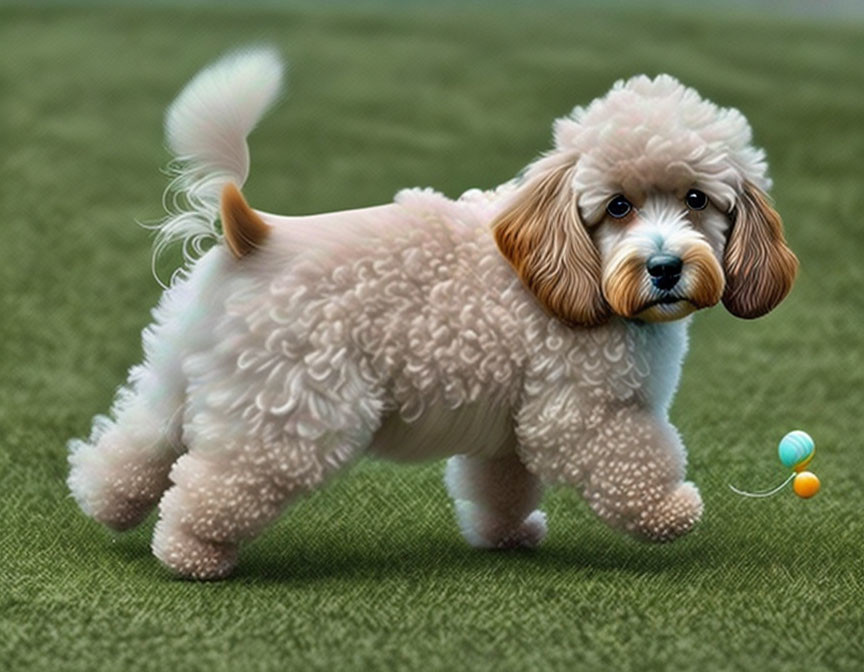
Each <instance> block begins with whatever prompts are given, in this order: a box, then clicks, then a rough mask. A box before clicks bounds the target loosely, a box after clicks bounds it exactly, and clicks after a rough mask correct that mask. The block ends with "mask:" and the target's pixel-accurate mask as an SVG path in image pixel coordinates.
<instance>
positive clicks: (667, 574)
mask: <svg viewBox="0 0 864 672" xmlns="http://www.w3.org/2000/svg"><path fill="white" fill-rule="evenodd" d="M388 7H389V9H387V8H388ZM253 40H266V41H272V42H274V43H276V44H278V45H279V46H280V47H282V48H283V50H284V51H285V53H286V55H287V56H288V58H289V59H290V61H291V63H292V74H291V85H290V94H289V96H288V100H287V101H286V103H285V104H284V105H283V106H281V107H280V108H279V109H278V110H277V112H276V113H275V114H273V115H272V116H271V117H269V118H268V119H267V120H266V121H265V122H264V123H263V125H262V127H261V128H260V129H259V131H258V132H256V134H255V135H254V136H253V138H252V142H251V144H252V152H253V156H254V161H253V171H252V177H251V181H250V183H249V185H248V187H247V195H248V196H249V198H250V200H251V202H252V203H253V204H254V205H256V206H257V207H261V208H264V209H267V210H272V211H278V212H285V213H306V212H317V211H324V210H330V209H338V208H346V207H353V206H362V205H367V204H374V203H380V202H384V201H386V200H388V199H389V198H390V197H391V196H392V194H393V193H394V192H395V191H396V190H397V189H399V188H401V187H404V186H409V185H415V184H418V185H432V186H435V187H436V188H438V189H441V190H442V191H444V192H445V193H447V194H449V195H451V196H455V195H458V194H459V193H461V191H462V190H464V189H465V188H468V187H473V186H480V187H488V186H491V185H495V184H497V183H499V182H501V181H503V180H505V179H508V178H509V177H511V176H512V175H513V174H515V173H516V172H517V171H518V170H519V169H520V168H521V167H522V166H523V165H524V164H526V163H527V162H528V161H529V160H530V159H531V158H532V157H533V156H534V155H535V154H536V153H538V152H539V151H540V150H541V149H544V148H546V147H547V146H548V142H549V137H550V123H551V121H552V119H553V118H554V117H555V116H558V115H561V114H563V113H565V112H567V111H568V110H569V109H570V107H572V106H573V105H574V104H577V103H584V102H587V101H589V100H590V99H591V98H593V97H594V96H597V95H599V94H601V93H603V92H604V91H605V90H606V89H607V88H608V86H609V85H610V84H611V83H612V82H613V81H614V80H615V79H616V78H618V77H622V76H628V75H630V74H634V73H638V72H647V73H657V72H661V71H667V72H671V73H673V74H675V75H677V76H679V77H680V78H682V79H683V80H684V81H686V82H688V83H690V84H692V85H694V86H696V87H697V88H699V89H700V90H701V91H702V92H703V93H704V94H705V95H707V96H709V97H711V98H712V99H715V100H716V101H718V102H721V103H722V104H726V105H735V106H738V107H740V108H741V109H742V110H743V111H744V112H745V114H747V115H748V117H749V118H750V120H751V122H752V124H753V127H754V129H755V136H756V141H757V143H758V144H760V145H762V146H764V147H766V149H767V150H768V155H769V158H770V160H771V165H772V173H773V175H774V178H775V181H776V188H775V192H774V195H775V197H776V200H777V203H778V207H779V209H780V211H781V212H782V213H783V214H784V215H785V220H786V224H787V231H788V237H789V240H790V242H791V245H792V247H793V248H794V249H795V250H796V251H797V253H798V254H799V256H800V259H801V264H802V271H801V275H800V280H799V282H798V284H797V286H796V288H795V290H794V291H793V293H792V295H791V297H790V298H789V299H788V300H787V301H786V302H785V303H784V304H783V305H782V306H781V307H780V308H779V309H778V310H777V311H775V312H774V313H773V314H771V315H770V316H768V317H767V318H765V319H762V320H759V321H756V322H743V321H736V320H735V319H733V318H731V317H730V316H728V315H727V314H725V313H723V312H722V310H720V309H717V310H714V311H712V312H709V313H706V314H704V315H701V316H699V317H698V318H697V319H696V322H695V325H694V329H693V334H692V350H691V354H690V356H689V360H688V363H687V364H686V366H685V373H684V379H683V382H682V385H681V389H680V391H679V394H678V397H677V402H676V404H675V407H674V409H673V419H674V421H675V422H676V423H677V424H678V426H679V427H680V429H681V431H682V433H683V436H684V438H685V441H686V443H687V444H688V447H689V452H690V467H689V475H690V477H692V478H693V479H694V480H695V481H696V482H697V483H698V484H699V485H700V487H701V489H702V494H703V497H704V499H705V503H706V514H705V518H704V520H703V522H702V524H701V525H700V526H699V528H698V529H697V531H695V532H694V533H693V534H692V535H691V536H689V537H688V538H686V539H683V540H681V541H679V542H676V543H674V544H672V545H668V546H661V547H652V546H645V545H641V544H639V543H637V542H634V541H631V540H629V539H627V538H624V537H622V536H619V535H617V534H615V533H613V532H611V531H609V530H607V529H606V528H605V527H604V526H603V525H602V524H601V523H600V522H598V521H597V520H596V519H595V518H594V517H593V516H592V515H591V514H590V512H589V511H588V510H587V507H586V506H585V505H584V504H583V503H582V502H581V501H580V500H579V499H578V497H577V496H575V494H573V493H570V492H566V491H553V492H550V494H549V495H548V497H547V500H546V508H547V510H548V512H549V515H550V521H551V534H550V537H549V539H548V541H547V543H546V545H545V546H544V547H543V548H542V549H540V550H538V551H537V552H534V553H515V554H490V553H483V552H475V551H472V550H470V549H468V548H466V546H465V545H464V544H463V542H462V541H461V540H460V539H459V537H458V535H457V531H456V526H455V524H454V523H453V521H452V515H451V510H450V505H449V503H448V501H447V497H446V495H445V493H444V489H443V486H442V485H441V479H440V476H441V471H442V465H441V464H430V465H422V466H413V467H395V466H392V465H389V464H384V463H375V462H364V463H362V464H361V465H360V466H359V467H358V468H357V469H355V470H354V471H353V472H351V474H349V475H347V476H345V477H343V478H341V479H339V480H338V481H337V482H336V483H334V484H333V485H332V486H331V487H330V488H328V489H327V490H325V491H324V492H321V493H318V494H316V495H314V496H313V497H311V498H309V499H307V500H305V501H303V502H302V503H300V504H299V505H298V506H296V507H295V508H293V509H292V510H290V511H289V512H288V513H287V514H286V515H285V516H284V517H283V518H282V520H281V521H280V522H279V523H278V524H277V525H275V526H273V527H272V528H271V529H270V530H268V531H267V533H266V534H264V535H263V536H262V537H261V538H260V539H259V540H257V541H255V542H254V543H252V544H251V545H250V546H248V547H247V548H246V549H245V550H244V552H243V554H242V558H241V562H240V565H239V568H238V571H237V573H236V575H235V576H234V577H233V578H232V579H231V580H229V581H227V582H224V583H217V584H196V583H188V582H182V581H177V580H175V579H173V578H171V577H170V576H169V575H168V573H167V572H166V571H165V570H163V569H162V568H161V567H160V566H159V565H158V563H157V562H156V560H155V559H154V558H153V557H152V556H151V555H150V553H149V549H148V543H149V536H150V532H151V528H152V520H151V521H149V522H148V523H147V524H145V525H144V526H143V527H142V529H139V530H136V531H134V532H132V533H129V534H127V535H124V536H112V535H111V534H109V533H108V532H106V531H104V530H103V529H101V528H99V527H98V526H97V525H96V524H94V523H92V522H91V521H89V520H87V519H85V518H84V516H83V515H82V514H81V513H80V512H79V511H78V510H77V508H76V507H75V505H74V502H73V501H72V500H71V499H70V498H69V497H68V495H67V491H66V488H65V485H64V478H65V474H66V462H65V446H64V444H65V442H66V440H67V439H68V438H69V437H70V436H79V435H82V434H84V433H86V431H87V429H88V426H89V422H90V418H91V416H92V415H93V414H94V413H96V412H103V411H104V410H105V409H106V408H107V406H108V404H109V402H110V399H111V396H112V391H113V388H114V387H115V386H116V385H117V384H118V383H119V382H120V381H121V380H122V379H123V377H124V373H125V370H126V368H127V367H128V366H129V365H130V364H131V363H133V362H134V361H135V360H136V359H137V358H138V357H139V340H138V334H139V331H140V329H141V328H142V327H143V326H144V325H145V324H146V323H147V321H148V309H149V307H150V306H152V305H153V304H154V302H155V301H156V299H157V297H158V294H159V289H158V287H157V285H156V283H155V282H154V281H153V279H152V278H151V276H150V269H149V255H150V252H149V245H150V239H149V237H148V235H147V233H146V232H145V231H144V230H142V229H141V228H139V227H137V226H136V225H135V223H134V220H135V219H139V220H147V219H154V218H157V217H159V216H160V214H161V210H160V204H159V199H160V194H161V191H162V189H163V188H164V185H165V182H164V178H163V176H162V175H160V174H159V172H158V170H157V167H159V166H160V165H163V164H164V163H165V161H166V160H167V155H166V153H165V152H164V150H163V149H162V144H161V143H162V140H161V129H160V124H161V115H162V111H163V109H164V107H165V106H166V105H167V104H168V103H169V102H170V100H171V99H172V97H173V95H174V94H175V93H176V92H177V90H178V89H179V87H180V86H181V85H182V84H183V83H184V82H185V81H186V80H187V79H188V78H189V77H190V76H191V75H192V74H193V73H194V72H195V71H196V69H197V68H199V67H200V66H201V65H203V64H204V63H206V62H208V61H209V60H211V59H213V58H214V57H215V56H217V55H218V54H219V53H221V52H223V51H224V50H225V49H226V48H230V47H233V46H235V45H238V44H243V43H246V42H248V41H253ZM0 45H2V47H0V49H2V56H3V58H2V59H0V90H2V92H3V95H2V97H0V143H2V145H0V146H2V175H0V178H2V179H0V189H2V201H0V202H2V206H3V207H2V227H3V228H2V231H3V232H4V235H3V242H2V244H0V282H2V285H0V286H2V294H0V296H2V320H0V364H2V373H0V379H2V383H0V446H2V447H0V532H2V537H0V554H2V557H0V563H2V564H0V661H2V663H0V667H3V669H9V670H15V671H17V670H46V669H52V670H82V671H84V670H86V671H88V672H90V671H93V670H96V669H106V670H129V669H153V670H166V669H178V670H197V669H201V670H214V671H215V670H225V669H231V668H233V669H243V670H271V669H289V670H307V669H334V668H342V669H397V668H402V669H471V670H481V669H492V668H495V669H499V670H531V669H568V670H573V669H577V670H578V669H598V670H599V669H615V670H630V669H646V670H647V669H655V670H672V669H676V670H690V669H701V670H721V669H729V670H757V669H758V670H769V671H770V670H785V669H790V670H792V669H813V670H822V669H825V670H860V669H861V666H862V661H864V645H862V640H864V611H862V605H864V590H862V577H864V524H862V519H861V512H862V508H864V507H862V503H864V497H862V485H864V484H862V477H861V474H862V465H861V463H860V462H859V461H858V460H859V457H860V456H861V447H860V446H861V436H862V430H864V425H862V406H864V394H862V389H864V354H862V336H861V333H862V318H864V291H862V286H864V271H862V263H861V258H862V253H864V226H862V224H861V216H862V215H861V213H862V212H864V169H862V163H861V157H862V156H864V132H862V127H861V120H862V118H864V49H862V46H864V26H862V25H856V24H854V23H852V24H846V25H836V26H835V25H831V24H830V23H829V22H824V21H823V22H819V23H814V22H803V21H802V22H797V21H795V20H786V19H780V18H777V17H774V16H771V17H768V16H765V17H762V18H760V16H758V15H756V14H752V13H751V14H746V15H743V14H742V15H740V16H738V17H736V16H734V15H731V16H730V15H726V16H724V15H723V14H722V13H717V14H708V15H702V16H701V17H700V16H698V15H697V13H695V12H686V13H685V12H684V11H681V12H672V13H662V14H659V15H655V14H652V13H647V12H641V13H640V12H639V11H635V10H634V11H629V10H624V9H618V10H615V11H611V12H606V11H603V10H601V9H599V8H596V7H595V8H585V9H582V10H568V9H566V8H565V7H563V6H560V5H559V6H554V7H551V6H550V7H549V8H547V9H542V8H541V9H533V10H528V9H518V8H515V7H513V6H512V5H508V6H506V7H505V8H499V9H497V10H495V9H493V5H491V4H490V5H488V6H485V7H484V6H483V5H482V4H476V3H474V4H472V5H471V6H470V7H469V8H462V9H459V8H457V7H456V6H455V5H450V6H446V7H444V6H439V7H424V6H420V5H414V4H412V5H411V6H410V7H399V6H398V5H384V4H379V5H369V6H365V5H364V6H363V7H359V8H358V7H355V8H353V9H352V8H348V7H344V6H343V7H341V8H340V7H333V6H331V7H329V8H317V9H316V8H312V7H311V6H304V5H295V4H292V5H289V6H286V7H284V8H282V9H279V8H278V7H271V8H269V9H268V8H259V9H255V10H253V9H230V8H218V9H210V10H207V9H204V8H200V7H199V8H197V9H191V8H190V9H178V8H171V7H165V6H160V7H158V8H151V9H145V8H135V7H133V6H124V7H123V8H120V9H110V8H105V7H102V8H100V9H88V8H87V7H86V6H83V5H81V6H77V7H66V8H63V7H53V8H43V9H32V8H31V9H15V8H10V7H6V8H4V9H2V10H0ZM795 427H800V428H804V429H807V430H808V431H809V432H810V433H812V435H813V436H814V437H815V438H816V441H817V445H818V454H817V458H816V461H815V462H814V465H813V470H814V471H816V472H817V473H818V474H819V475H820V477H821V478H822V481H823V492H822V493H821V494H820V495H819V496H818V497H817V498H816V499H814V500H811V501H809V502H803V501H801V500H798V499H796V498H795V497H794V496H793V495H792V494H791V492H789V491H787V492H785V493H784V494H783V495H781V496H778V497H776V498H774V499H770V500H762V501H759V500H745V499H741V498H738V497H736V496H735V495H733V494H732V493H730V492H729V490H728V489H727V487H726V484H727V483H728V482H734V483H736V484H738V485H740V486H741V487H745V488H756V489H758V488H761V487H766V486H770V485H771V484H773V483H775V482H778V481H779V480H780V479H781V478H782V477H783V471H782V468H781V467H780V465H779V462H778V460H777V458H776V453H775V445H776V441H777V439H778V438H779V437H780V436H782V434H783V433H785V432H786V431H788V430H790V429H792V428H795Z"/></svg>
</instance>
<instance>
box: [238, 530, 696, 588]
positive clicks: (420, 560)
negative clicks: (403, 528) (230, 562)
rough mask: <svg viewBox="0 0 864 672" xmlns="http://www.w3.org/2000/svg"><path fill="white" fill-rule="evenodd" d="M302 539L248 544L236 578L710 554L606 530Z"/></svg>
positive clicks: (376, 574) (569, 567)
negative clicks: (529, 545)
mask: <svg viewBox="0 0 864 672" xmlns="http://www.w3.org/2000/svg"><path fill="white" fill-rule="evenodd" d="M300 541H301V540H298V539H294V544H286V545H277V544H272V543H268V544H260V545H257V544H256V545H255V546H257V548H247V549H245V550H246V552H245V553H244V554H241V558H240V563H239V565H238V567H237V569H236V570H235V572H234V574H233V575H232V576H233V578H234V580H236V581H242V582H247V581H248V582H250V583H261V582H266V583H269V582H273V583H277V582H278V583H292V584H296V585H301V584H305V583H326V582H327V581H329V580H344V579H347V578H350V579H359V580H364V579H366V580H374V579H382V578H389V579H392V578H404V579H417V580H424V579H427V578H429V577H430V576H432V575H443V574H446V575H448V576H450V577H452V576H453V575H454V574H459V573H462V574H464V575H465V576H466V578H468V577H470V576H471V575H476V574H478V573H479V574H486V573H488V572H493V573H501V574H508V573H513V572H519V571H539V572H542V573H551V574H558V573H567V572H569V573H572V572H573V571H576V570H590V571H594V572H616V573H621V572H624V573H632V574H642V575H644V574H660V573H665V572H669V571H675V572H680V571H686V568H687V567H689V566H691V565H692V564H694V563H696V562H698V561H699V558H700V555H701V554H702V553H703V551H702V550H701V549H700V548H699V545H698V544H690V543H682V544H681V545H680V546H679V547H678V548H677V549H675V550H674V551H673V550H672V549H671V547H665V548H663V549H658V548H656V547H651V546H646V545H643V544H639V543H638V542H630V541H629V540H624V541H615V542H613V543H612V544H610V543H609V538H608V537H605V536H603V535H593V536H591V535H589V536H588V537H587V538H584V539H581V540H579V541H570V542H568V543H556V544H554V545H548V546H542V547H540V548H537V549H514V550H485V549H474V548H471V547H470V546H468V545H467V544H466V543H465V542H464V541H463V540H462V539H461V538H459V537H458V536H456V535H455V534H454V535H453V536H446V535H442V536H439V537H428V536H425V537H423V538H418V539H413V540H411V541H410V542H409V543H402V544H399V545H397V546H393V547H390V548H387V549H384V548H381V547H379V546H376V547H374V548H369V547H368V546H362V547H360V548H356V547H353V546H350V545H348V544H346V543H345V541H344V540H343V539H340V538H339V537H338V536H334V537H328V538H326V539H320V538H319V539H317V540H316V542H315V543H314V544H311V545H309V546H303V545H301V544H300V543H298V542H300ZM656 551H660V552H659V553H658V552H656Z"/></svg>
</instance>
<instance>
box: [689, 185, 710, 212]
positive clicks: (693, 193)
mask: <svg viewBox="0 0 864 672" xmlns="http://www.w3.org/2000/svg"><path fill="white" fill-rule="evenodd" d="M684 202H685V203H686V204H687V207H688V208H690V209H691V210H704V209H705V206H706V205H708V197H707V196H706V195H705V192H703V191H699V190H698V189H691V190H690V191H688V192H687V195H686V196H685V197H684Z"/></svg>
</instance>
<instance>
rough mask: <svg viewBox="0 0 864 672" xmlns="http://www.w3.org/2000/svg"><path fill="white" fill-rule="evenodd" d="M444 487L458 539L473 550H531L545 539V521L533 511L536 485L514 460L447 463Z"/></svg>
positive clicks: (468, 459) (475, 459)
mask: <svg viewBox="0 0 864 672" xmlns="http://www.w3.org/2000/svg"><path fill="white" fill-rule="evenodd" d="M444 482H445V484H446V486H447V491H448V492H449V493H450V496H451V497H452V498H453V500H454V506H455V507H456V517H457V520H458V522H459V528H460V530H461V532H462V536H463V537H464V538H465V540H466V541H467V542H468V543H469V544H471V545H472V546H475V547H478V548H517V547H534V546H537V545H538V544H539V543H540V542H541V541H542V540H543V538H544V537H545V536H546V515H545V514H544V513H543V512H542V511H540V510H538V509H537V505H538V504H539V503H540V497H541V495H542V488H541V485H540V481H539V479H538V478H537V477H535V476H534V475H533V474H531V473H529V472H528V470H527V469H525V467H524V466H523V464H522V462H521V461H520V460H519V458H518V456H516V455H515V454H509V455H506V456H503V457H497V458H479V457H468V456H462V455H457V456H456V457H451V458H450V459H449V460H448V461H447V468H446V471H445V475H444Z"/></svg>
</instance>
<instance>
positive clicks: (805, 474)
mask: <svg viewBox="0 0 864 672" xmlns="http://www.w3.org/2000/svg"><path fill="white" fill-rule="evenodd" d="M792 489H793V490H795V494H796V495H798V496H799V497H801V498H802V499H810V498H811V497H812V496H813V495H815V494H816V493H817V492H819V478H818V477H817V476H816V474H814V473H813V472H812V471H802V472H801V473H800V474H798V475H797V476H795V480H794V481H792Z"/></svg>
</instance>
